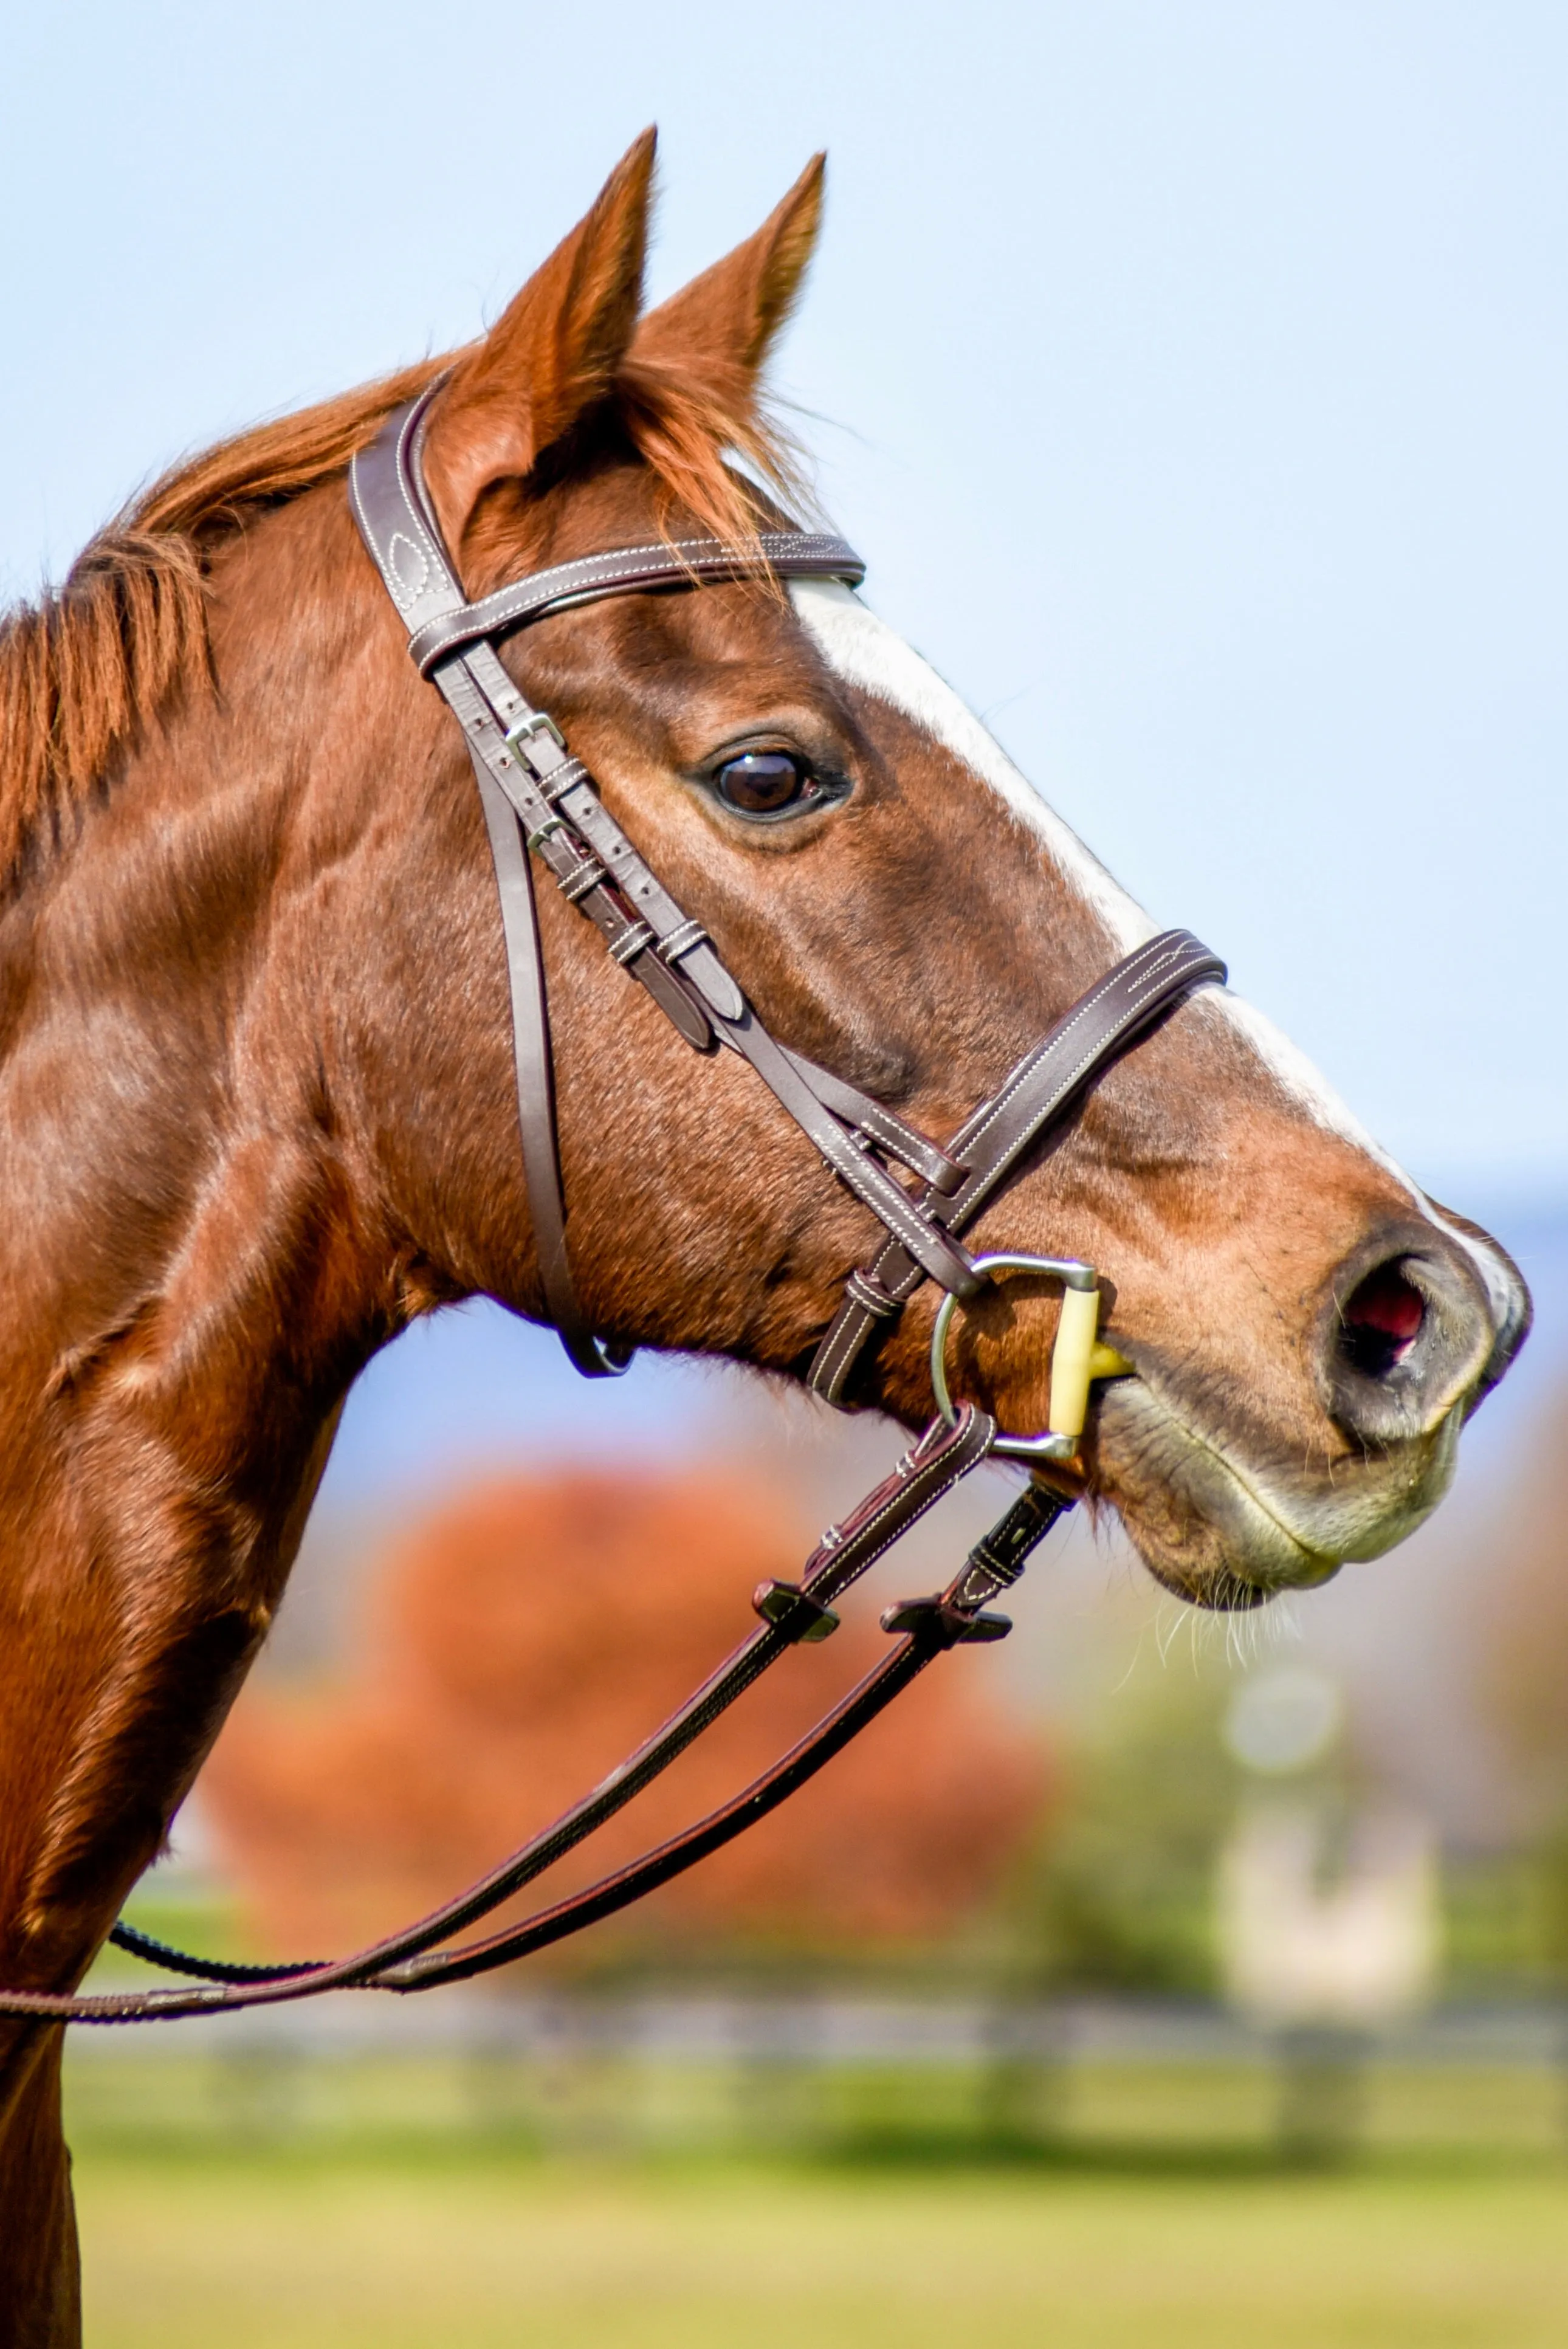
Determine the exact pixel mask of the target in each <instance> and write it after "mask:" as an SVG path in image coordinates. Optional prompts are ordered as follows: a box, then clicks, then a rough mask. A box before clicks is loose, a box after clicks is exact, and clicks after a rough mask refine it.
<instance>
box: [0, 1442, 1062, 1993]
mask: <svg viewBox="0 0 1568 2349" xmlns="http://www.w3.org/2000/svg"><path fill="white" fill-rule="evenodd" d="M994 1434H995V1423H994V1422H992V1421H991V1420H989V1419H987V1418H986V1417H985V1413H981V1412H976V1411H975V1410H973V1409H971V1408H969V1407H967V1406H966V1407H965V1409H964V1410H963V1411H962V1412H961V1413H960V1414H959V1417H958V1420H957V1423H955V1424H954V1425H953V1426H951V1427H949V1426H947V1425H946V1424H945V1423H944V1422H943V1421H941V1420H936V1421H934V1423H933V1424H932V1425H931V1426H930V1427H929V1428H928V1429H927V1430H926V1432H925V1433H924V1435H923V1436H922V1437H921V1439H920V1441H919V1442H918V1443H917V1444H914V1445H913V1447H912V1448H911V1450H910V1451H908V1452H907V1453H905V1454H904V1455H903V1458H902V1459H901V1460H900V1461H899V1463H898V1464H897V1466H896V1467H895V1468H894V1469H893V1470H892V1472H891V1474H890V1475H887V1476H885V1477H884V1478H883V1479H882V1482H881V1483H880V1484H879V1485H876V1486H875V1487H874V1488H873V1489H872V1492H871V1493H869V1494H868V1495H866V1497H865V1498H864V1500H862V1501H861V1503H860V1504H859V1506H857V1507H856V1508H855V1509H854V1511H853V1512H852V1513H851V1515H850V1516H847V1517H846V1518H845V1519H844V1520H843V1521H842V1523H841V1524H840V1525H837V1526H829V1528H828V1530H827V1531H826V1533H824V1534H823V1536H822V1537H821V1539H820V1542H819V1543H818V1544H817V1547H816V1548H815V1549H814V1550H813V1551H812V1553H811V1555H810V1557H809V1558H808V1560H807V1561H806V1565H805V1567H804V1568H803V1570H802V1573H801V1577H800V1582H799V1590H800V1592H801V1593H802V1594H804V1596H805V1597H806V1598H807V1599H809V1600H810V1601H811V1602H812V1607H813V1609H814V1611H815V1612H817V1613H819V1614H820V1613H821V1612H823V1611H825V1610H827V1609H830V1607H831V1605H832V1603H833V1602H834V1601H835V1600H837V1599H841V1598H842V1597H843V1595H844V1594H845V1592H846V1591H848V1590H849V1589H851V1588H852V1587H853V1585H854V1584H855V1583H857V1582H858V1581H859V1580H860V1579H861V1576H862V1575H864V1574H865V1573H866V1572H867V1571H868V1569H869V1568H871V1567H872V1566H873V1565H874V1564H875V1563H876V1561H877V1560H878V1559H879V1558H880V1557H882V1555H883V1554H884V1552H885V1551H887V1550H888V1549H890V1548H891V1547H892V1545H893V1544H894V1543H895V1542H896V1541H898V1540H899V1539H900V1537H902V1536H903V1534H905V1533H907V1532H908V1530H909V1529H910V1527H911V1526H913V1525H914V1524H915V1523H916V1522H917V1521H918V1520H919V1519H920V1518H921V1517H923V1516H924V1515H925V1513H926V1511H927V1510H928V1509H930V1508H931V1507H932V1506H934V1504H935V1503H936V1502H937V1501H938V1500H940V1499H941V1498H942V1497H943V1496H944V1494H946V1493H949V1492H951V1491H952V1490H953V1488H954V1485H957V1484H958V1483H959V1482H960V1481H961V1480H962V1479H963V1478H964V1477H965V1476H966V1475H968V1474H969V1473H970V1471H971V1470H972V1469H974V1468H975V1467H977V1466H978V1465H979V1464H980V1462H981V1461H982V1460H984V1459H985V1456H986V1453H987V1451H988V1449H989V1446H990V1443H991V1439H992V1437H993V1435H994ZM1043 1501H1044V1504H1045V1505H1046V1506H1047V1507H1048V1509H1049V1515H1048V1516H1047V1517H1044V1518H1042V1520H1041V1523H1040V1527H1039V1532H1040V1535H1043V1534H1044V1533H1045V1532H1046V1531H1047V1530H1048V1526H1049V1525H1050V1524H1053V1523H1054V1522H1055V1519H1056V1516H1057V1514H1059V1508H1060V1507H1065V1506H1067V1504H1066V1503H1061V1504H1059V1505H1058V1504H1057V1503H1056V1502H1055V1500H1054V1499H1053V1498H1052V1497H1051V1496H1048V1495H1047V1496H1043ZM1015 1506H1016V1505H1015ZM1008 1514H1009V1517H1010V1516H1012V1515H1013V1514H1014V1512H1012V1511H1010V1512H1009V1513H1008ZM1006 1523H1007V1519H1004V1520H1003V1524H1004V1525H1006ZM997 1532H998V1534H999V1533H1000V1528H998V1529H997ZM991 1538H993V1539H995V1536H993V1537H991ZM980 1555H981V1551H980V1548H978V1547H977V1548H976V1550H975V1551H974V1552H973V1553H971V1556H970V1557H969V1559H967V1560H966V1561H965V1568H964V1570H963V1573H962V1574H961V1575H960V1576H959V1578H958V1579H957V1581H956V1582H955V1583H954V1586H953V1588H954V1591H957V1590H958V1589H959V1588H960V1586H961V1585H962V1584H963V1583H964V1578H965V1576H967V1575H970V1574H971V1572H972V1569H973V1568H974V1566H975V1559H976V1558H978V1557H980ZM799 1637H800V1627H799V1624H794V1623H789V1622H786V1623H783V1624H780V1623H779V1622H776V1621H774V1620H772V1619H765V1621H764V1624H763V1627H762V1628H761V1629H760V1630H757V1631H754V1632H753V1633H752V1634H751V1635H750V1637H749V1638H748V1639H747V1640H743V1641H742V1643H741V1644H740V1646H739V1647H738V1648H737V1649H736V1650H735V1651H734V1653H733V1654H732V1655H731V1656H729V1657H728V1658H727V1661H725V1662H724V1663H723V1664H721V1665H720V1666H719V1668H718V1670H717V1671H715V1672H713V1673H712V1674H710V1676H709V1677H708V1679H707V1680H706V1681H705V1682H703V1683H702V1685H701V1687H700V1688H698V1689H697V1690H696V1692H694V1693H693V1694H692V1695H691V1696H690V1697H688V1698H687V1700H686V1702H685V1704H683V1705H682V1706H680V1707H679V1708H678V1710H677V1711H676V1712H675V1713H672V1714H671V1715H670V1717H669V1719H668V1720H667V1721H665V1723H663V1724H662V1725H661V1727H660V1728H659V1729H658V1730H657V1731H655V1733H654V1735H653V1736H652V1737H650V1738H649V1739H647V1741H646V1742H645V1744H643V1745H641V1746H639V1747H638V1749H637V1751H636V1752H635V1753H634V1754H632V1755H631V1756H630V1757H629V1758H628V1759H627V1760H626V1761H625V1762H624V1763H622V1764H621V1765H620V1767H619V1768H618V1769H617V1770H615V1771H614V1772H612V1774H611V1775H610V1776H609V1777H608V1778H606V1779H605V1780H604V1781H603V1783H602V1784H601V1785H599V1786H597V1787H595V1788H594V1790H593V1793H592V1794H591V1795H588V1796H586V1797H585V1798H584V1799H583V1801H582V1802H580V1803H578V1804H576V1805H575V1806H573V1808H572V1809H571V1810H570V1811H568V1812H566V1813H565V1814H564V1816H562V1817H561V1818H560V1819H557V1820H556V1821H555V1822H554V1824H553V1825H552V1826H550V1827H547V1828H546V1829H545V1830H544V1831H543V1832H542V1834H540V1835H537V1836H535V1837H531V1839H530V1841H529V1842H527V1843H526V1844H524V1845H523V1846H522V1847H521V1849H520V1850H518V1851H517V1852H514V1853H513V1854H512V1856H511V1858H509V1859H507V1860H506V1861H504V1862H503V1863H502V1864H501V1866H500V1867H499V1868H494V1869H492V1870H491V1871H490V1874H489V1875H488V1876H486V1877H483V1878H481V1879H480V1882H479V1883H477V1884H475V1885H473V1886H471V1887H470V1888H469V1889H468V1890H467V1891H466V1892H464V1893H462V1894H461V1895H460V1896H459V1898H458V1899H455V1900H450V1901H448V1902H447V1903H445V1904H444V1906H442V1907H441V1908H439V1909H435V1910H433V1911H432V1912H431V1914H430V1915H429V1916H428V1917H425V1918H422V1919H420V1920H419V1921H418V1923H417V1924H415V1925H411V1926H409V1927H407V1928H406V1929H405V1930H403V1931H401V1932H399V1933H396V1934H393V1935H392V1936H390V1937H389V1938H388V1939H387V1940H382V1941H379V1942H376V1943H374V1944H373V1945H371V1946H370V1947H369V1948H367V1949H365V1950H360V1951H356V1953H355V1954H354V1955H353V1956H352V1957H348V1958H343V1959H338V1960H335V1961H331V1962H324V1961H315V1960H305V1961H298V1962H295V1963H293V1964H288V1965H275V1966H265V1967H257V1966H234V1965H229V1964H226V1963H223V1962H222V1961H218V1960H214V1959H204V1958H187V1957H186V1956H185V1955H184V1953H183V1952H181V1951H177V1950H170V1949H169V1948H168V1947H167V1946H166V1945H165V1944H164V1943H162V1942H160V1941H157V1940H153V1939H152V1938H151V1937H150V1935H146V1934H142V1933H139V1932H138V1931H137V1930H136V1929H135V1928H134V1927H132V1926H126V1925H117V1926H116V1927H115V1928H114V1930H113V1931H112V1933H111V1935H110V1937H109V1938H110V1939H111V1940H113V1941H114V1942H115V1943H116V1945H117V1946H118V1947H119V1948H121V1949H126V1950H129V1951H132V1952H133V1953H134V1954H135V1955H136V1956H139V1957H142V1958H146V1959H149V1960H150V1961H151V1962H152V1963H154V1964H157V1965H163V1966H166V1967H169V1968H170V1969H171V1970H175V1971H180V1972H185V1973H191V1974H192V1975H194V1976H196V1977H198V1978H199V1979H201V1980H205V1981H207V1982H211V1983H213V1984H216V1985H220V1987H215V1988H212V1989H207V1990H170V1991H150V1992H107V1993H100V1994H95V1995H93V1996H90V1997H85V1998H83V1997H77V1998H72V1997H68V1996H66V1995H63V1994H56V1993H53V1992H0V2015H4V2014H31V2015H39V2016H46V2017H53V2018H55V2019H56V2020H58V2021H63V2022H78V2023H141V2022H150V2021H153V2020H156V2019H158V2018H160V2017H167V2018H171V2017H173V2016H176V2015H180V2014H193V2013H209V2012H211V2011H212V2010H213V2009H218V2010H221V2011H222V2010H226V2009H230V2008H233V2007H240V2006H254V2005H267V2004H277V2003H279V2002H284V2001H288V2000H293V1999H297V1998H301V1997H309V1996H315V1995H316V1994H317V1993H319V1992H324V1991H328V1990H340V1989H353V1988H359V1989H407V1988H413V1987H424V1986H428V1984H429V1983H432V1982H435V1981H436V1980H438V1979H445V1978H446V1977H445V1976H444V1975H443V1974H441V1973H439V1972H438V1970H437V1966H431V1967H428V1968H427V1969H426V1970H425V1972H424V1974H423V1975H422V1976H421V1978H420V1981H419V1982H418V1983H416V1982H411V1981H408V1980H398V1981H394V1980H393V1979H391V1971H392V1970H393V1969H395V1968H400V1967H404V1966H406V1965H407V1962H408V1961H411V1960H414V1959H417V1958H419V1957H421V1956H422V1955H423V1954H424V1953H425V1952H426V1951H430V1950H431V1949H432V1948H433V1947H434V1946H435V1944H437V1943H438V1942H440V1941H443V1940H448V1939H449V1937H450V1936H451V1935H452V1934H454V1933H457V1932H460V1931H462V1930H464V1928H465V1927H467V1926H469V1925H470V1924H472V1923H474V1922H475V1921H476V1920H478V1919H480V1917H483V1916H487V1915H489V1914H490V1911H491V1910H492V1909H496V1908H498V1907H500V1904H501V1902H502V1901H504V1900H507V1899H511V1897H512V1896H513V1895H514V1894H515V1893H517V1892H519V1891H521V1889H522V1888H523V1887H524V1886H525V1885H527V1884H530V1883H531V1882H532V1881H533V1880H534V1878H536V1877H538V1876H541V1875H542V1874H543V1872H544V1870H545V1869H546V1868H552V1867H553V1866H554V1864H555V1863H556V1861H557V1860H560V1859H562V1858H564V1857H566V1855H567V1854H568V1853H569V1852H571V1851H573V1850H575V1848H576V1847H577V1846H578V1845H579V1844H580V1843H582V1842H583V1840H584V1838H585V1837H588V1836H590V1835H592V1834H593V1832H594V1830H595V1829H596V1828H598V1827H601V1826H603V1825H604V1824H605V1822H606V1821H607V1820H609V1819H611V1818H613V1817H614V1816H615V1815H616V1813H617V1812H619V1811H621V1810H623V1809H624V1807H625V1806H626V1805H627V1804H628V1803H629V1802H631V1801H632V1799H633V1798H634V1796H635V1795H639V1794H641V1793H642V1792H643V1790H644V1788H645V1787H646V1786H648V1785H652V1783H653V1781H654V1780H655V1778H656V1777H658V1776H659V1775H661V1774H662V1773H663V1772H664V1771H665V1770H667V1769H668V1768H669V1766H670V1764H671V1763H673V1762H674V1761H676V1759H677V1758H678V1756H679V1755H680V1754H683V1753H685V1751H686V1748H687V1746H688V1745H690V1744H692V1742H693V1741H694V1739H696V1737H698V1736H700V1735H701V1733H703V1731H704V1730H706V1729H707V1728H709V1727H710V1726H711V1725H712V1723H714V1722H715V1721H717V1719H718V1718H719V1716H720V1714H721V1713H725V1712H727V1709H728V1708H729V1706H730V1705H732V1704H733V1703H734V1702H735V1701H736V1699H737V1698H738V1697H739V1696H740V1695H742V1694H743V1693H744V1692H745V1691H746V1690H747V1689H748V1688H749V1687H751V1686H752V1684H753V1683H754V1682H756V1681H757V1680H758V1679H759V1678H760V1676H761V1674H762V1673H763V1672H765V1671H770V1670H771V1669H772V1667H773V1666H774V1665H775V1664H777V1663H778V1661H779V1659H780V1657H782V1656H783V1655H785V1654H786V1653H787V1652H788V1651H789V1649H790V1648H791V1647H792V1646H794V1645H795V1644H796V1643H797V1641H798V1640H799ZM892 1693H896V1691H893V1692H892ZM877 1710H879V1711H880V1710H881V1707H880V1705H879V1706H878V1707H877ZM836 1718H837V1716H836V1714H835V1715H830V1716H829V1719H828V1723H824V1724H821V1725H820V1726H821V1728H822V1729H823V1731H824V1733H828V1732H829V1731H830V1725H831V1723H833V1722H834V1721H835V1720H836ZM815 1734H816V1733H813V1735H814V1736H815ZM806 1742H807V1744H810V1743H811V1741H810V1740H808V1741H806ZM842 1742H843V1740H842V1738H839V1737H835V1736H832V1735H830V1737H829V1743H828V1744H827V1746H826V1749H825V1750H824V1751H823V1752H822V1754H821V1757H820V1761H826V1760H827V1759H828V1758H829V1756H830V1753H834V1752H837V1751H838V1750H839V1745H840V1744H841V1743H842ZM796 1752H797V1753H799V1748H797V1749H796ZM820 1761H819V1762H818V1763H817V1764H816V1766H817V1767H820ZM779 1799H782V1796H781V1795H780V1796H779ZM769 1807H771V1805H769ZM744 1824H745V1822H744V1820H742V1821H741V1822H740V1825H744ZM734 1831H735V1832H736V1833H738V1832H739V1826H737V1827H736V1828H735V1830H734ZM727 1839H728V1837H725V1840H727ZM700 1856H701V1855H700V1853H694V1854H693V1857H694V1858H695V1857H700ZM686 1864H687V1865H689V1864H690V1862H689V1861H688V1862H687V1863H686ZM639 1865H641V1863H639ZM658 1880H659V1881H661V1882H662V1881H664V1880H665V1879H664V1878H663V1877H662V1876H661V1877H660V1878H658ZM635 1897H636V1895H635V1894H634V1893H629V1894H628V1895H627V1898H628V1899H633V1898H635ZM582 1898H583V1900H585V1901H586V1900H587V1899H589V1898H590V1896H589V1895H583V1896H582ZM592 1921H593V1918H592V1916H590V1915H588V1914H584V1915H583V1919H582V1922H583V1924H587V1923H591V1922H592ZM572 1930H577V1929H576V1928H575V1927H573V1928H572ZM552 1938H559V1936H558V1935H553V1936H552ZM494 1962H496V1963H500V1962H503V1960H501V1959H497V1960H496V1961H494ZM445 1963H446V1961H444V1960H442V1961H438V1965H444V1964H445Z"/></svg>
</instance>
